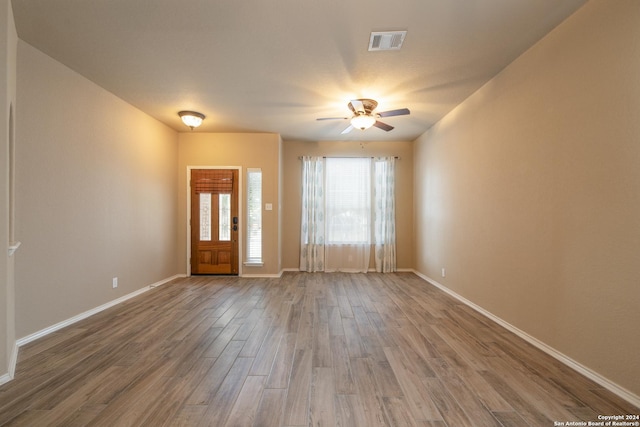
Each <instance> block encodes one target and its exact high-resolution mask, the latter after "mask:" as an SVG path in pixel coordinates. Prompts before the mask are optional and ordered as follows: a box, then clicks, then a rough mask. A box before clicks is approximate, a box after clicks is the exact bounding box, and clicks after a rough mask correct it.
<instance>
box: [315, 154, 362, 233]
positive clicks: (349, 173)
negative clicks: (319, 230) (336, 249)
mask: <svg viewBox="0 0 640 427" xmlns="http://www.w3.org/2000/svg"><path fill="white" fill-rule="evenodd" d="M325 186H326V207H325V209H326V227H327V228H326V230H327V235H326V241H327V243H328V244H342V245H345V244H347V245H349V244H368V243H370V242H371V160H370V159H368V158H329V159H326V174H325Z"/></svg>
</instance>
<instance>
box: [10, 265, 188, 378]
mask: <svg viewBox="0 0 640 427" xmlns="http://www.w3.org/2000/svg"><path fill="white" fill-rule="evenodd" d="M180 277H185V275H184V274H176V275H174V276H171V277H169V278H167V279H163V280H160V281H159V282H156V283H152V284H151V285H149V286H145V287H144V288H141V289H138V290H137V291H135V292H131V293H130V294H127V295H124V296H122V297H120V298H117V299H115V300H113V301H109V302H108V303H106V304H102V305H101V306H99V307H96V308H93V309H91V310H88V311H85V312H84V313H80V314H78V315H77V316H73V317H71V318H69V319H67V320H63V321H62V322H59V323H56V324H55V325H52V326H49V327H47V328H44V329H42V330H40V331H38V332H34V333H33V334H30V335H27V336H26V337H22V338H20V339H18V340H17V341H16V347H18V348H19V347H21V346H23V345H26V344H28V343H30V342H32V341H35V340H37V339H38V338H42V337H44V336H46V335H49V334H50V333H52V332H55V331H57V330H60V329H62V328H64V327H66V326H69V325H72V324H74V323H76V322H79V321H80V320H82V319H86V318H87V317H89V316H93V315H94V314H96V313H99V312H101V311H104V310H106V309H108V308H110V307H113V306H114V305H117V304H120V303H121V302H124V301H126V300H128V299H131V298H133V297H135V296H138V295H140V294H143V293H145V292H147V291H148V290H150V289H153V288H156V287H158V286H161V285H164V284H165V283H168V282H170V281H172V280H174V279H178V278H180ZM15 353H16V356H17V351H16V352H15ZM12 362H13V367H12V369H14V370H15V360H13V361H12Z"/></svg>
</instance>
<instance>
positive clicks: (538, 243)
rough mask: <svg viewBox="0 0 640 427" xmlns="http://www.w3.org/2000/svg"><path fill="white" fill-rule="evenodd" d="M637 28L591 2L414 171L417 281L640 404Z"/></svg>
mask: <svg viewBox="0 0 640 427" xmlns="http://www.w3.org/2000/svg"><path fill="white" fill-rule="evenodd" d="M639 23H640V2H638V1H636V0H619V1H615V2H611V1H606V0H594V1H591V2H589V3H587V4H586V6H584V7H583V8H582V9H580V10H579V11H578V12H577V13H576V14H575V15H573V16H572V17H570V18H569V19H568V20H567V21H565V22H564V23H563V24H561V25H560V26H559V27H558V28H556V29H555V30H554V31H553V32H551V33H550V34H549V35H548V36H547V37H545V38H544V39H543V40H542V41H540V42H539V43H538V44H537V45H535V46H534V47H533V48H531V49H530V50H529V51H528V52H526V53H525V54H523V55H522V56H521V57H520V58H519V59H517V60H516V61H515V62H514V63H513V64H511V65H510V66H509V67H507V68H506V69H505V70H504V71H503V72H502V73H501V74H500V75H498V76H497V77H496V78H494V79H493V80H492V81H490V82H489V83H488V84H487V85H486V86H485V87H483V88H482V89H481V90H480V91H478V92H477V93H475V94H474V95H473V96H472V97H470V98H469V99H468V100H467V101H465V102H464V103H463V104H461V105H460V106H459V107H458V108H456V109H455V110H454V111H453V112H452V113H450V114H449V115H448V116H446V117H445V118H444V119H443V120H442V121H441V122H440V123H438V124H437V125H436V126H434V127H433V128H432V129H431V130H430V131H429V132H427V133H425V134H424V135H423V136H422V137H420V138H419V139H418V140H417V141H416V142H415V159H414V160H415V165H416V166H415V170H416V175H415V194H416V197H415V205H416V236H417V237H416V239H417V241H416V268H417V270H418V271H420V272H421V273H423V274H425V275H427V276H429V277H431V278H433V279H434V280H436V281H439V282H440V283H442V284H444V285H445V286H447V287H449V288H450V289H452V290H453V291H455V292H457V293H458V294H460V295H462V296H464V297H466V298H468V299H469V300H471V301H472V302H474V303H476V304H478V305H479V306H481V307H483V308H484V309H486V310H488V311H490V312H491V313H493V314H495V315H496V316H498V317H500V318H502V319H504V320H505V321H507V322H509V323H510V324H512V325H514V326H516V327H517V328H519V329H521V330H523V331H525V332H526V333H528V334H530V335H532V336H533V337H535V338H537V339H538V340H541V341H542V342H544V343H546V344H547V345H549V346H551V347H553V348H554V349H556V350H558V351H560V352H561V353H563V354H565V355H567V356H569V357H570V358H572V359H574V360H575V361H577V362H579V363H580V364H583V365H585V366H586V367H588V368H590V369H591V370H593V371H595V372H597V373H599V374H600V375H603V376H604V377H606V378H608V379H610V380H611V381H613V382H615V383H617V384H618V385H620V386H622V387H623V388H626V389H627V390H630V391H631V392H632V393H635V394H636V395H640V357H638V355H640V339H639V338H640V332H639V331H640V329H639V325H640V281H639V278H640V140H639V137H640V44H639V43H638V40H640V25H639ZM443 267H444V268H446V278H442V277H441V268H443Z"/></svg>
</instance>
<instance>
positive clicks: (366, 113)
mask: <svg viewBox="0 0 640 427" xmlns="http://www.w3.org/2000/svg"><path fill="white" fill-rule="evenodd" d="M347 106H348V107H349V109H350V110H351V112H352V113H353V116H351V117H321V118H318V119H316V120H348V119H351V124H350V125H349V127H348V128H346V129H345V130H343V131H342V132H341V133H342V134H345V133H349V132H351V131H352V130H353V129H354V128H355V129H360V130H365V129H369V128H370V127H371V126H375V127H377V128H378V129H382V130H384V131H386V132H389V131H390V130H392V129H393V126H391V125H388V124H386V123H383V122H381V121H379V120H378V119H379V118H380V117H391V116H404V115H408V114H410V111H409V109H408V108H400V109H398V110H389V111H382V112H380V113H374V111H373V110H375V109H376V107H377V106H378V102H377V101H375V100H373V99H367V98H361V99H353V100H351V101H349V103H348V104H347Z"/></svg>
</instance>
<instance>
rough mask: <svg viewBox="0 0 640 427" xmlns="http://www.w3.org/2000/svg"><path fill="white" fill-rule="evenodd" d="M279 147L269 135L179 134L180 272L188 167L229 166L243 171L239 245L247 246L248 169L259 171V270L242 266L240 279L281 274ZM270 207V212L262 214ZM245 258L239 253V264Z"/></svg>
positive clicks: (184, 253)
mask: <svg viewBox="0 0 640 427" xmlns="http://www.w3.org/2000/svg"><path fill="white" fill-rule="evenodd" d="M280 145H281V139H280V136H279V135H277V134H270V133H253V134H252V133H242V134H240V133H198V132H188V133H181V134H180V137H179V157H178V190H179V193H178V194H179V198H178V208H179V215H178V223H179V227H178V253H179V254H180V255H179V257H180V259H179V263H180V271H181V272H184V273H186V271H187V261H186V260H187V230H188V228H187V167H188V166H201V167H204V166H229V167H241V168H242V172H241V174H242V177H241V182H242V189H241V193H242V194H241V199H242V200H241V209H242V212H241V213H240V215H241V224H240V226H241V232H242V236H241V242H242V243H241V245H242V247H243V248H244V247H245V246H246V244H245V242H244V238H246V233H244V228H242V227H243V225H244V224H246V209H244V206H246V200H244V199H245V198H246V194H247V193H246V173H247V168H260V169H262V203H263V210H262V254H263V262H264V265H263V266H262V267H253V266H243V265H241V266H240V268H241V272H242V274H243V275H276V274H279V273H280V269H281V266H280V249H279V247H278V241H279V239H280V222H279V215H280V206H279V200H280V191H279V188H280V185H281V184H280V183H279V180H280V175H279V171H280ZM266 203H271V204H272V205H273V210H271V211H266V210H264V204H266ZM245 260H246V254H245V253H244V251H243V253H242V262H244V261H245Z"/></svg>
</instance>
